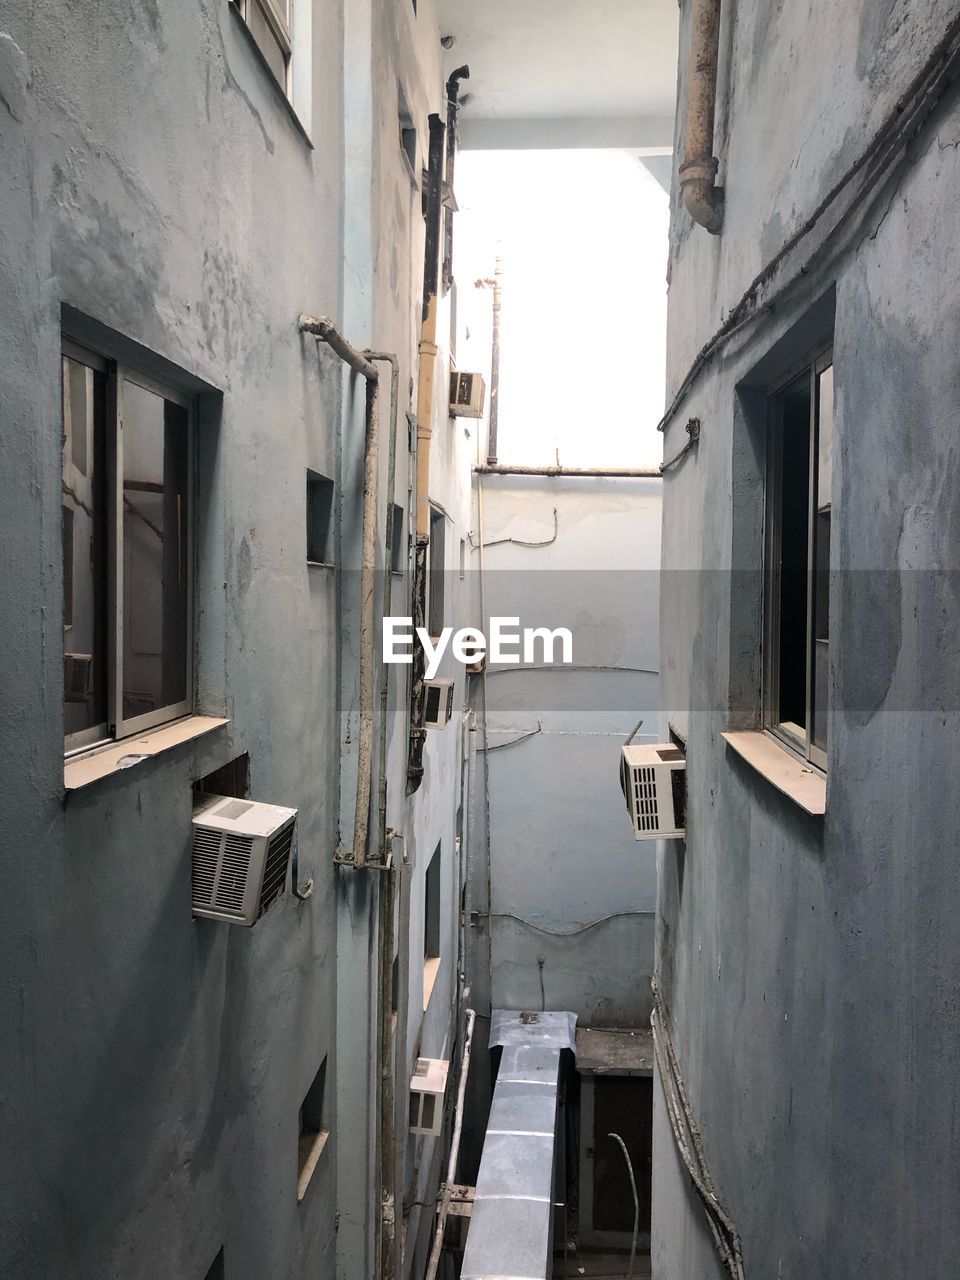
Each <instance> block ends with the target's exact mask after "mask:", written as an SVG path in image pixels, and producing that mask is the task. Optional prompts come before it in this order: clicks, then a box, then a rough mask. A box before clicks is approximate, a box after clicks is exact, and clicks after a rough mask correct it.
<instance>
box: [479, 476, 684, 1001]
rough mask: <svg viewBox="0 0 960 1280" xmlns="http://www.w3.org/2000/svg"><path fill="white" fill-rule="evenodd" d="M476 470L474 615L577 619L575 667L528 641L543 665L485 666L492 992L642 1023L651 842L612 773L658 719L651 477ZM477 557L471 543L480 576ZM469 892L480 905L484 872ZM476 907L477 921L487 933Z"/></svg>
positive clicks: (483, 806)
mask: <svg viewBox="0 0 960 1280" xmlns="http://www.w3.org/2000/svg"><path fill="white" fill-rule="evenodd" d="M480 479H481V480H482V485H483V523H482V528H479V527H478V534H477V537H478V538H479V537H480V536H482V538H483V542H484V544H485V545H484V547H483V552H482V588H483V610H484V615H485V616H486V617H494V616H501V617H507V618H509V617H518V618H519V619H520V626H521V627H534V626H545V627H549V628H551V629H553V628H555V627H561V626H562V627H567V628H569V629H570V630H571V632H572V636H573V665H572V666H571V667H570V668H566V667H564V666H563V665H561V664H560V662H559V659H560V656H561V655H560V651H559V648H558V649H557V651H556V654H555V663H554V665H553V666H552V667H550V668H547V669H543V654H542V652H541V650H540V649H539V648H538V650H537V654H536V658H535V662H536V665H537V666H539V667H540V668H541V669H539V670H531V669H529V666H528V664H526V663H522V664H521V665H520V666H519V667H518V668H511V667H508V666H497V665H493V664H489V665H488V669H487V674H486V691H485V704H486V705H485V710H486V716H487V735H486V738H485V739H483V735H482V734H481V735H480V736H481V738H482V739H483V741H482V744H481V745H483V746H485V751H484V752H481V756H482V758H481V759H480V762H479V766H478V779H479V781H478V787H481V786H483V785H484V782H485V785H486V787H487V789H488V795H487V794H484V795H482V796H480V797H479V799H478V803H477V805H476V816H477V820H478V830H477V832H476V833H475V834H476V837H477V838H476V839H475V844H474V851H475V858H476V862H475V867H476V870H475V872H474V874H473V878H474V879H476V880H480V881H482V880H484V879H485V878H488V879H489V883H490V890H491V899H490V906H489V910H490V913H491V915H490V921H489V930H490V933H489V938H490V941H489V947H490V957H489V964H490V975H491V976H490V984H491V985H490V1001H491V1003H492V1005H493V1007H495V1008H508V1009H527V1008H534V1009H539V1008H541V1007H545V1008H547V1009H564V1010H570V1011H572V1012H574V1013H576V1014H577V1016H578V1018H579V1019H580V1020H581V1022H583V1023H584V1024H590V1025H596V1026H641V1025H644V1024H645V1023H646V1022H647V1020H648V1019H649V1014H650V990H649V975H650V973H651V972H652V961H653V913H654V907H655V902H656V867H655V856H654V850H655V846H653V845H652V844H646V843H638V842H637V841H635V840H634V838H633V834H632V831H631V828H630V825H629V820H628V818H627V814H626V811H625V806H624V802H623V797H622V795H621V792H620V788H619V784H618V778H619V765H620V747H621V744H622V743H623V741H624V739H625V738H626V736H627V735H628V734H629V733H630V731H631V729H633V728H634V726H635V725H636V723H637V721H638V720H639V719H641V717H642V718H643V720H644V725H643V728H642V730H641V731H640V733H639V734H638V737H637V741H654V742H655V741H658V736H657V735H658V733H659V731H660V723H659V722H660V716H659V710H658V693H659V681H658V674H657V672H658V644H657V617H658V574H657V569H656V566H657V564H658V560H659V546H660V538H659V524H660V487H661V482H660V481H659V480H646V479H631V480H623V479H617V480H614V479H599V478H598V479H559V480H557V479H543V478H539V477H535V476H483V477H482V478H480ZM530 543H533V544H540V545H526V544H530ZM480 560H481V552H480V549H479V546H474V547H473V548H471V552H470V563H471V567H472V570H473V573H474V575H476V574H477V573H478V571H479V567H480ZM479 706H480V709H481V711H482V709H483V700H482V699H481V701H480V704H479ZM538 727H539V731H538ZM526 734H530V735H531V736H530V737H524V735H526ZM487 819H489V865H487V861H486V858H487V840H486V837H485V834H484V833H485V823H486V821H487ZM470 893H471V896H472V901H473V902H474V903H477V904H478V905H479V906H480V908H481V909H483V906H484V904H483V903H482V899H483V896H484V895H483V893H482V886H480V885H477V884H474V885H471V887H470ZM486 923H487V922H486V921H485V920H483V919H481V920H478V921H477V922H476V924H475V925H473V926H471V929H472V931H476V932H477V933H478V935H479V936H480V937H482V936H483V935H484V934H485V932H486ZM471 976H472V977H473V978H475V979H476V980H480V975H479V974H476V975H474V974H472V975H471Z"/></svg>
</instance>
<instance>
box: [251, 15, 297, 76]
mask: <svg viewBox="0 0 960 1280" xmlns="http://www.w3.org/2000/svg"><path fill="white" fill-rule="evenodd" d="M246 14H247V26H248V27H249V28H250V32H251V34H252V36H253V38H254V40H256V42H257V44H258V46H259V48H260V52H261V53H262V54H263V56H264V58H265V59H266V60H267V65H268V66H269V68H270V70H271V71H272V72H273V74H274V75H275V76H276V78H277V79H278V80H279V81H280V84H281V85H282V86H283V88H284V89H286V87H287V55H286V52H285V51H284V49H283V48H282V47H281V45H280V42H279V41H278V40H277V37H276V35H275V33H274V30H273V27H271V25H270V23H269V22H268V20H267V16H266V14H265V13H264V11H263V9H262V8H261V6H260V4H259V0H249V3H248V4H247V8H246Z"/></svg>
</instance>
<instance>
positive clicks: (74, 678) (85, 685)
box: [63, 653, 93, 702]
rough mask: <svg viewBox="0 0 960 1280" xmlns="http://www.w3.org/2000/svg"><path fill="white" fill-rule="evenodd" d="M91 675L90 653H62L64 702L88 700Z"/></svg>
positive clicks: (91, 659)
mask: <svg viewBox="0 0 960 1280" xmlns="http://www.w3.org/2000/svg"><path fill="white" fill-rule="evenodd" d="M92 676H93V654H92V653H65V654H64V655H63V700H64V702H89V701H90V682H91V678H92Z"/></svg>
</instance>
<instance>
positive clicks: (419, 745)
mask: <svg viewBox="0 0 960 1280" xmlns="http://www.w3.org/2000/svg"><path fill="white" fill-rule="evenodd" d="M429 125H430V147H429V152H428V161H427V189H426V222H427V226H426V245H425V248H424V260H423V316H422V323H421V329H420V371H419V376H418V379H417V494H416V498H417V537H416V549H415V554H414V564H413V599H412V602H411V603H412V609H411V614H412V617H413V625H414V627H422V626H425V625H426V616H425V615H426V598H427V585H426V584H427V545H428V544H429V542H430V441H431V439H432V438H433V384H434V381H435V378H436V367H437V309H438V307H439V305H440V299H439V297H438V290H439V283H440V223H441V214H442V213H443V137H444V124H443V121H442V120H441V119H440V117H439V116H438V115H431V116H430V118H429ZM425 675H426V667H425V657H424V652H423V646H422V645H414V648H413V666H412V668H411V673H410V738H409V746H408V755H407V792H408V794H412V793H413V792H414V791H416V790H417V789H418V787H419V786H420V783H421V782H422V781H423V739H424V729H423V681H424V677H425Z"/></svg>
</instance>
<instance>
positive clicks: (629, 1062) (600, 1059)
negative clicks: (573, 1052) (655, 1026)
mask: <svg viewBox="0 0 960 1280" xmlns="http://www.w3.org/2000/svg"><path fill="white" fill-rule="evenodd" d="M577 1070H578V1071H579V1072H580V1074H581V1075H583V1076H650V1075H653V1032H652V1031H650V1030H649V1029H648V1028H643V1027H640V1028H636V1029H634V1030H629V1029H617V1030H611V1029H608V1028H606V1027H577Z"/></svg>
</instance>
